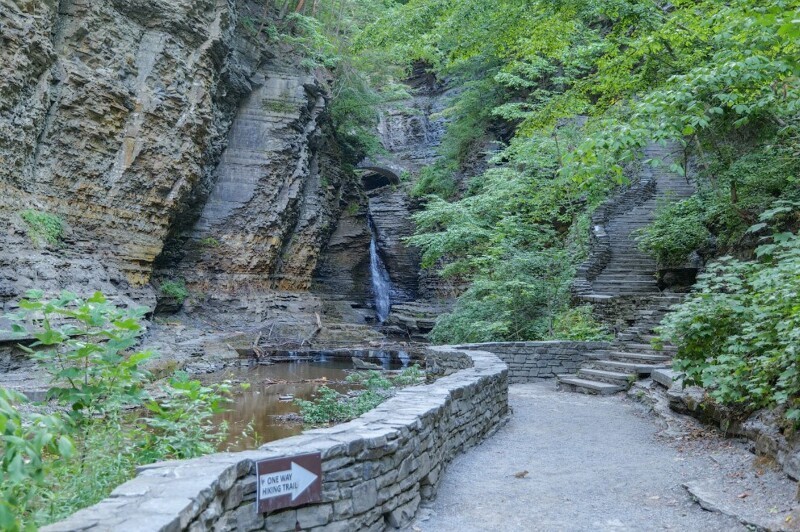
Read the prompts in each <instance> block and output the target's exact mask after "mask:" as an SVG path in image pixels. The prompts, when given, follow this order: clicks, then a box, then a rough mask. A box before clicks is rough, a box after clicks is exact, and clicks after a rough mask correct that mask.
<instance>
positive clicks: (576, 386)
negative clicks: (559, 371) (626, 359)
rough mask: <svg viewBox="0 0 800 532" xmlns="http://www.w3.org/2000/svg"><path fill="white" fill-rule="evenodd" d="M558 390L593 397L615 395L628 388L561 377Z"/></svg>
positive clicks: (572, 376)
mask: <svg viewBox="0 0 800 532" xmlns="http://www.w3.org/2000/svg"><path fill="white" fill-rule="evenodd" d="M558 389H559V390H564V391H569V392H577V393H586V394H592V395H613V394H615V393H618V392H622V391H625V390H626V389H627V386H621V385H619V384H608V383H606V382H597V381H590V380H586V379H581V378H578V377H577V376H575V375H559V376H558Z"/></svg>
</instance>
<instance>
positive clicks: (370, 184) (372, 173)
mask: <svg viewBox="0 0 800 532" xmlns="http://www.w3.org/2000/svg"><path fill="white" fill-rule="evenodd" d="M363 170H364V171H365V172H364V174H363V175H362V176H361V182H362V183H363V185H364V190H365V191H367V192H368V191H370V190H377V189H379V188H383V187H386V186H389V185H398V184H400V178H399V177H398V176H397V174H395V173H394V172H392V171H391V170H387V169H385V168H375V167H370V168H363Z"/></svg>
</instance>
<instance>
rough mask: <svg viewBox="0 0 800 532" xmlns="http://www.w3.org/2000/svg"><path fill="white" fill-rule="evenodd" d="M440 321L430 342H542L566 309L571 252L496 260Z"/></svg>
mask: <svg viewBox="0 0 800 532" xmlns="http://www.w3.org/2000/svg"><path fill="white" fill-rule="evenodd" d="M492 264H494V268H493V269H492V270H491V271H490V272H489V273H481V274H480V275H478V276H477V277H476V278H475V280H474V281H473V283H472V285H471V286H470V287H469V289H468V290H467V291H466V292H465V293H464V294H463V295H462V296H461V298H459V300H458V303H457V304H456V307H455V309H454V310H453V312H452V313H450V314H445V315H444V316H442V317H440V318H439V320H437V322H436V326H435V327H434V329H433V331H432V332H431V335H430V338H431V341H433V342H435V343H440V344H454V343H455V344H458V343H479V342H491V341H521V340H542V339H544V338H548V337H552V334H553V319H554V318H555V316H556V314H558V313H559V312H560V311H561V310H562V309H563V308H564V306H565V305H566V301H567V299H568V293H569V285H570V282H571V278H572V275H573V270H572V268H571V267H570V258H569V257H568V256H567V254H566V252H564V251H559V250H543V251H541V252H538V253H537V252H517V253H515V254H514V255H512V256H510V257H508V258H505V259H500V260H497V261H493V262H492Z"/></svg>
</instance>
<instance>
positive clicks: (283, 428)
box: [203, 349, 420, 451]
mask: <svg viewBox="0 0 800 532" xmlns="http://www.w3.org/2000/svg"><path fill="white" fill-rule="evenodd" d="M353 357H357V358H359V359H360V360H363V361H364V362H368V363H371V364H376V365H378V366H380V367H381V368H383V369H384V370H399V369H402V368H404V367H407V366H409V365H413V364H414V363H415V362H416V361H417V360H418V359H419V358H420V357H419V355H414V354H411V353H409V352H406V351H384V350H370V351H365V350H355V349H354V350H352V351H341V350H337V351H335V352H303V353H298V352H289V353H287V354H286V356H285V357H280V358H278V360H280V362H275V363H272V364H268V365H260V364H257V363H256V364H254V365H250V366H239V367H231V368H228V369H225V370H223V371H219V372H216V373H212V374H209V375H206V376H205V377H204V379H203V380H205V381H207V382H222V381H225V380H228V381H231V382H233V383H235V384H236V386H235V395H234V397H233V398H232V403H231V404H229V405H228V409H227V410H226V411H225V412H222V413H220V414H217V415H216V416H214V424H215V425H218V426H219V425H222V424H223V423H224V424H225V425H227V429H228V437H227V438H226V440H225V441H223V442H222V443H221V445H220V446H219V449H220V450H221V451H243V450H248V449H255V448H257V447H258V446H259V445H262V444H264V443H268V442H270V441H275V440H279V439H281V438H287V437H289V436H295V435H297V434H300V433H301V432H303V429H304V426H303V423H302V422H301V421H300V419H299V418H298V414H299V412H300V408H299V406H297V404H296V403H295V402H294V400H295V399H304V400H311V399H313V398H314V395H315V394H316V393H317V391H318V390H319V388H320V387H322V386H328V387H329V388H332V389H334V390H336V391H338V392H340V393H347V392H348V391H350V390H353V389H356V388H357V387H358V386H357V385H355V384H351V383H348V382H347V381H346V379H347V376H348V375H349V374H351V373H352V372H353V371H354V365H353V360H352V358H353ZM243 383H246V384H248V385H249V387H248V388H247V389H241V388H240V387H239V386H238V385H239V384H243Z"/></svg>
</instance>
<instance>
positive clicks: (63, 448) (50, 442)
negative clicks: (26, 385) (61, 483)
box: [0, 388, 74, 530]
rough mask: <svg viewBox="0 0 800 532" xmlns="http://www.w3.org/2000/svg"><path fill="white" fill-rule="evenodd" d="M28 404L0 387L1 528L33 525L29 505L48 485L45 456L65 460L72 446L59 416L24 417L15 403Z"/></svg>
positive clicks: (14, 528)
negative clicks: (0, 441)
mask: <svg viewBox="0 0 800 532" xmlns="http://www.w3.org/2000/svg"><path fill="white" fill-rule="evenodd" d="M24 403H27V399H26V398H25V397H24V396H23V395H21V394H18V393H16V392H13V391H11V390H6V389H4V388H0V439H1V440H2V442H3V444H2V446H0V458H1V459H2V462H0V473H2V479H3V481H2V482H0V528H2V529H3V530H22V529H29V528H31V527H32V525H33V523H32V522H31V516H30V514H29V507H30V505H31V503H32V502H33V501H34V500H35V499H36V497H37V495H38V492H39V491H40V490H41V489H42V488H45V487H46V486H47V482H46V476H47V466H48V464H47V462H46V460H47V457H50V458H51V459H55V460H62V459H68V458H70V457H71V456H72V454H73V451H74V447H73V444H72V441H71V440H70V439H69V438H68V437H67V435H66V434H67V426H66V424H65V423H64V421H63V419H62V418H61V416H59V415H40V414H29V415H27V416H24V417H23V415H22V414H21V413H20V411H19V410H18V409H17V407H16V406H15V405H17V404H24Z"/></svg>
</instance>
